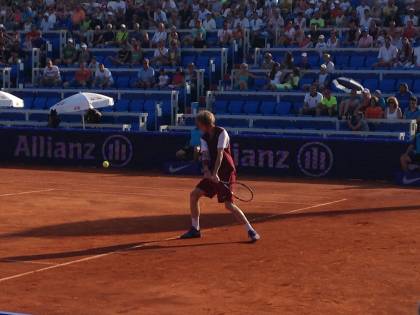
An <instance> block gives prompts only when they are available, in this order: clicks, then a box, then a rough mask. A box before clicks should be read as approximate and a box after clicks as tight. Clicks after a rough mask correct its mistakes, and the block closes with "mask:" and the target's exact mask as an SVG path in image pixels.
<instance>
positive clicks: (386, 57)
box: [374, 36, 398, 67]
mask: <svg viewBox="0 0 420 315" xmlns="http://www.w3.org/2000/svg"><path fill="white" fill-rule="evenodd" d="M391 40H392V38H391V37H390V36H387V37H386V38H385V44H384V45H383V46H382V47H381V48H379V54H378V62H377V63H376V64H375V65H374V67H392V66H393V65H394V63H395V62H396V59H397V56H398V49H397V47H395V46H394V45H392V44H391Z"/></svg>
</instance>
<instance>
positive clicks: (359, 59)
mask: <svg viewBox="0 0 420 315" xmlns="http://www.w3.org/2000/svg"><path fill="white" fill-rule="evenodd" d="M364 64H365V56H363V55H357V54H356V55H352V56H351V57H350V66H351V67H352V68H354V69H360V68H363V66H364Z"/></svg>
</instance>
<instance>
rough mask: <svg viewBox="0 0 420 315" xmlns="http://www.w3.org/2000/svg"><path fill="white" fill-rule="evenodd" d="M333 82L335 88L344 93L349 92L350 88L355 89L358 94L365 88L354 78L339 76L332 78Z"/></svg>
mask: <svg viewBox="0 0 420 315" xmlns="http://www.w3.org/2000/svg"><path fill="white" fill-rule="evenodd" d="M333 84H334V86H335V87H336V88H337V89H339V90H341V91H344V92H346V93H350V92H351V91H352V90H356V91H357V93H358V94H360V93H362V91H363V90H364V89H365V88H364V86H363V85H361V84H360V83H359V82H357V81H356V80H353V79H351V78H346V77H339V78H337V79H335V80H333Z"/></svg>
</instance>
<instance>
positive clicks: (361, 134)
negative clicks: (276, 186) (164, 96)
mask: <svg viewBox="0 0 420 315" xmlns="http://www.w3.org/2000/svg"><path fill="white" fill-rule="evenodd" d="M194 128H195V127H194V126H168V125H162V126H160V131H161V132H166V131H190V130H192V129H194ZM226 130H227V131H229V132H230V133H233V134H240V133H253V134H276V135H300V136H313V135H317V136H321V137H324V138H327V137H329V136H353V137H354V136H358V137H387V138H390V139H398V140H401V141H403V140H404V139H405V133H404V132H379V131H336V130H296V129H272V128H233V127H226Z"/></svg>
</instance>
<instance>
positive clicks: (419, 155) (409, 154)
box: [400, 133, 420, 172]
mask: <svg viewBox="0 0 420 315" xmlns="http://www.w3.org/2000/svg"><path fill="white" fill-rule="evenodd" d="M400 163H401V169H402V170H403V171H404V172H407V171H413V170H415V169H417V170H418V169H419V168H420V133H418V134H417V135H416V137H415V138H414V141H413V143H412V144H410V145H409V146H408V148H407V151H405V153H404V154H403V155H401V158H400Z"/></svg>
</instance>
